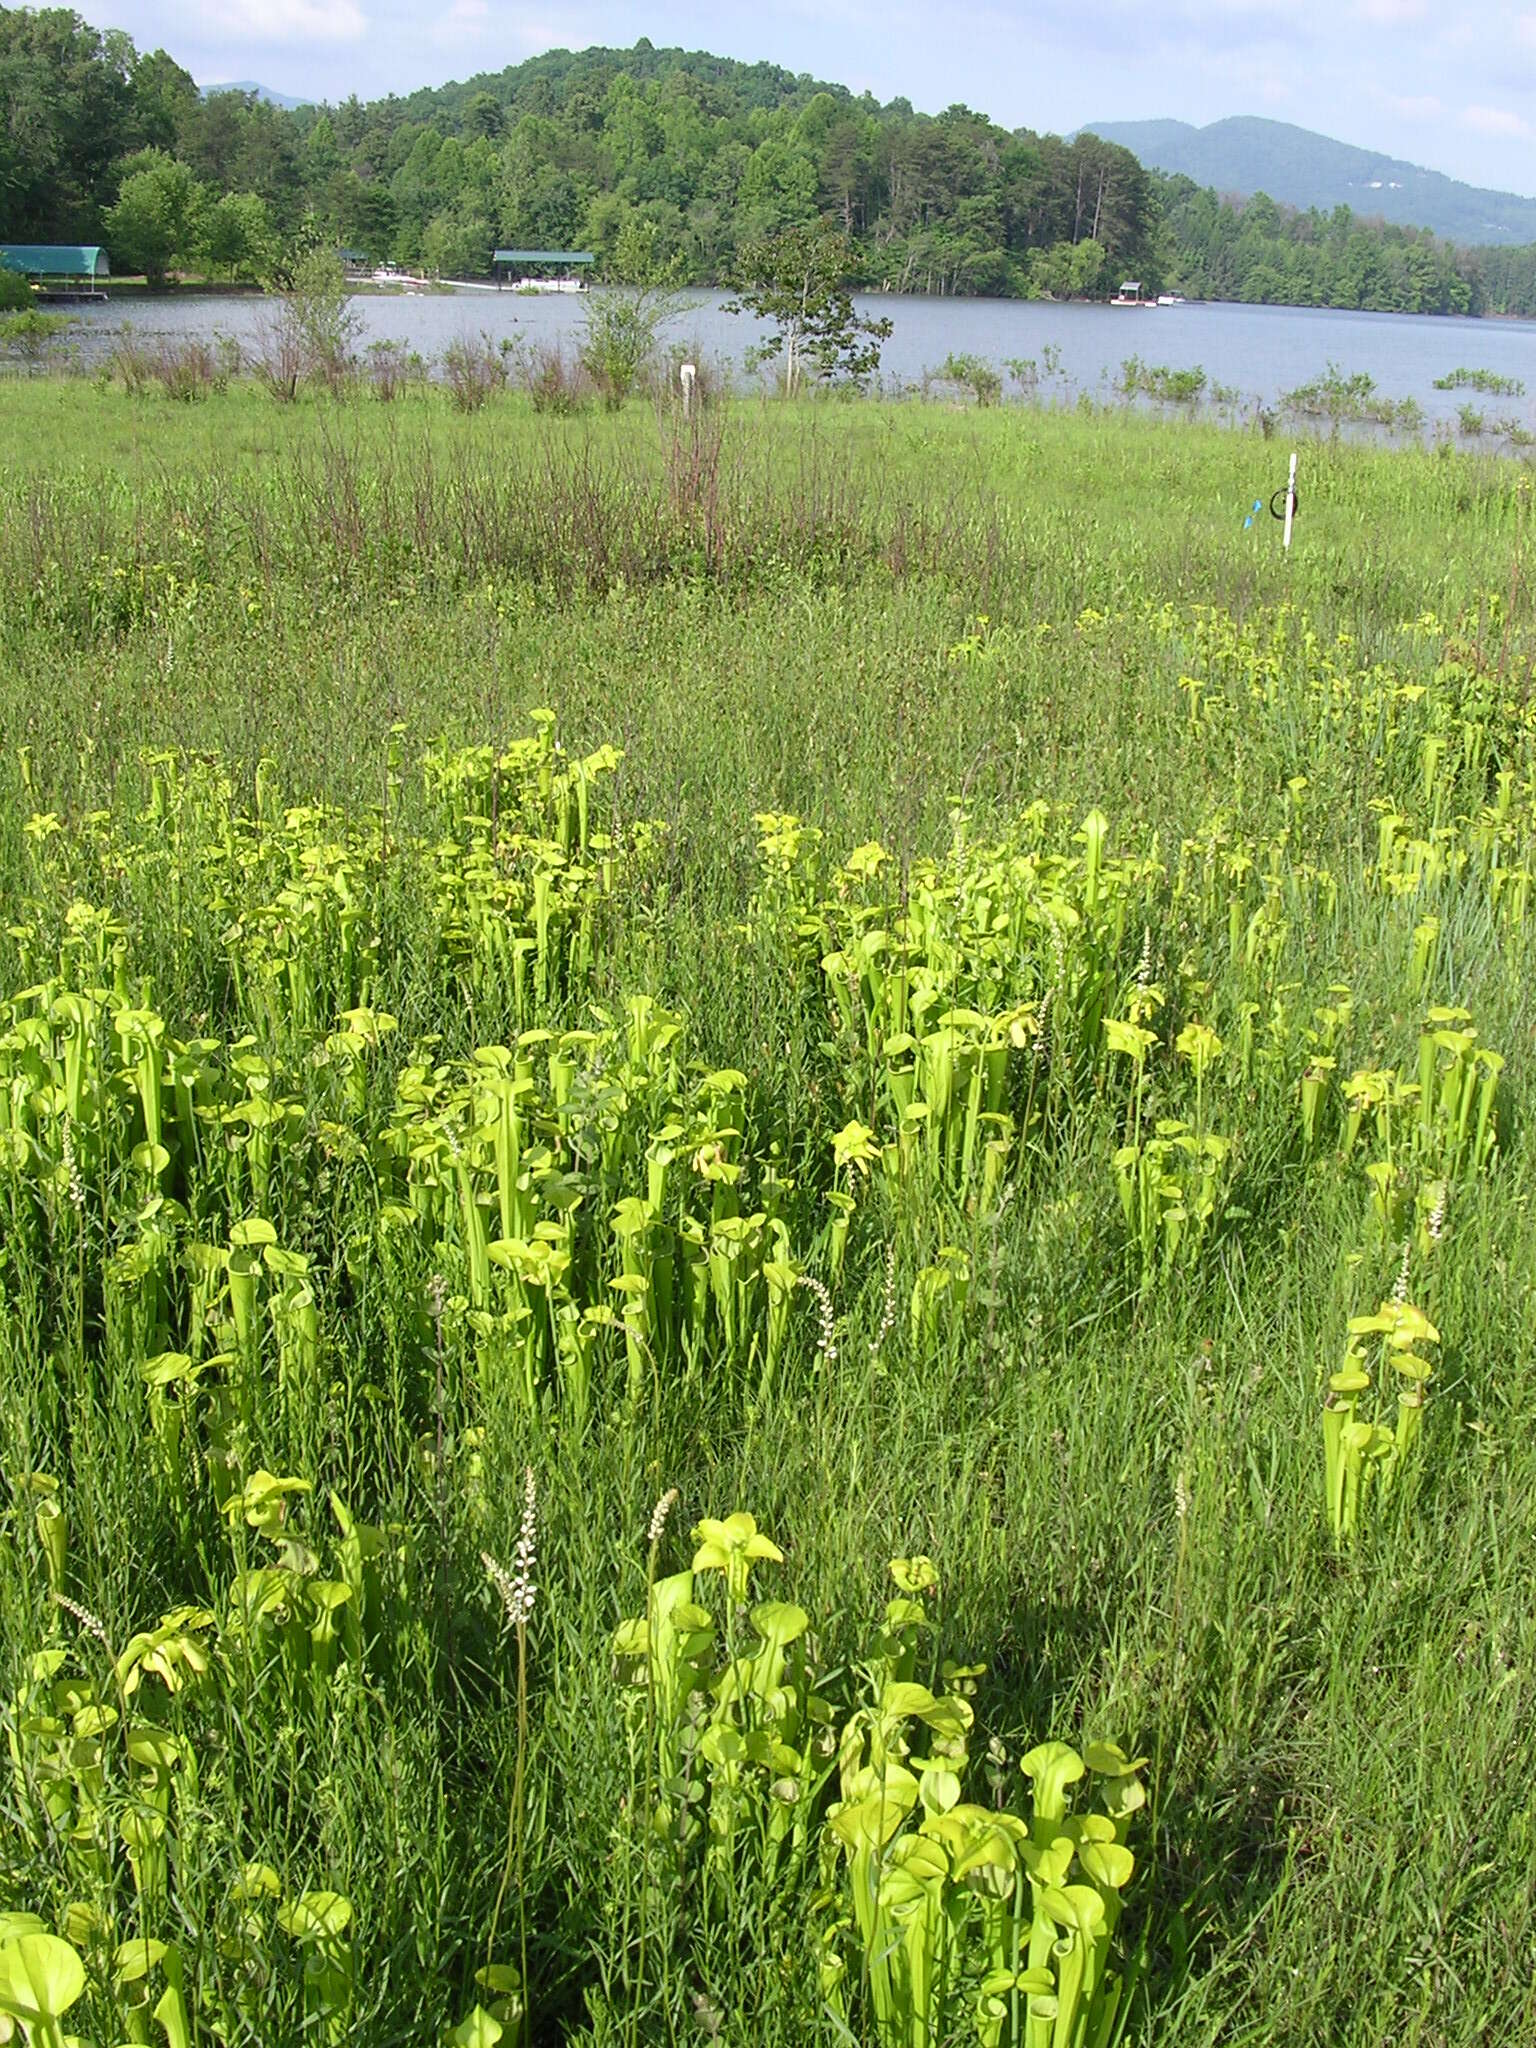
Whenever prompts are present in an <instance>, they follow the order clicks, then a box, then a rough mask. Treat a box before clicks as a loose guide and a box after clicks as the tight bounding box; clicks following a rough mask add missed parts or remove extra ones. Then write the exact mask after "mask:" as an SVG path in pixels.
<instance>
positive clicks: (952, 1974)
mask: <svg viewBox="0 0 1536 2048" xmlns="http://www.w3.org/2000/svg"><path fill="white" fill-rule="evenodd" d="M6 407H7V419H8V426H9V432H8V435H7V439H6V445H5V448H4V451H3V456H0V910H3V916H0V1474H3V1479H4V1485H3V1489H0V1511H3V1517H4V1520H3V1527H0V1722H3V1726H4V1731H5V1739H6V1754H5V1756H4V1758H3V1759H0V1787H3V1792H0V1799H3V1805H4V1826H3V1830H0V1916H3V1917H0V2015H6V2014H8V2015H10V2016H11V2022H12V2024H13V2026H14V2030H15V2034H14V2037H15V2038H19V2039H25V2040H29V2041H36V2042H46V2043H50V2044H57V2043H61V2042H63V2041H65V2040H66V2039H74V2038H78V2039H80V2040H82V2041H89V2042H94V2043H97V2044H102V2048H105V2044H111V2043H116V2042H121V2041H129V2040H131V2041H136V2042H155V2043H159V2042H165V2043H167V2044H168V2048H181V2044H183V2043H188V2044H190V2043H253V2044H254V2043H261V2044H263V2048H287V2044H294V2048H297V2044H299V2043H326V2042H336V2043H340V2042H356V2043H366V2044H369V2048H374V2044H380V2048H382V2044H401V2048H404V2044H419V2043H427V2042H430V2043H438V2042H446V2041H453V2042H460V2043H468V2044H485V2048H488V2044H491V2043H493V2042H495V2041H498V2040H500V2041H501V2042H503V2043H506V2044H509V2048H533V2044H541V2048H542V2044H548V2043H555V2042H568V2043H572V2044H575V2043H583V2044H591V2048H609V2044H626V2048H627V2044H653V2043H654V2044H662V2043H666V2044H669V2048H672V2044H679V2043H692V2042H708V2041H711V2040H714V2041H719V2042H723V2043H732V2044H738V2048H791V2044H794V2048H800V2044H806V2043H826V2044H828V2048H832V2044H848V2043H856V2044H859V2048H950V2044H955V2048H958V2044H962V2043H966V2044H970V2043H976V2044H980V2048H1114V2044H1117V2043H1125V2044H1131V2043H1146V2044H1152V2043H1156V2044H1176V2048H1202V2044H1209V2048H1218V2044H1219V2048H1239V2044H1253V2048H1258V2044H1261V2043H1262V2044H1264V2048H1301V2044H1304V2043H1305V2044H1317V2043H1327V2044H1330V2048H1334V2044H1337V2048H1380V2044H1383V2043H1387V2042H1391V2043H1393V2044H1394V2048H1431V2044H1433V2048H1442V2044H1444V2048H1451V2044H1455V2048H1463V2044H1466V2048H1470V2044H1473V2043H1490V2044H1497V2043H1513V2042H1516V2041H1520V2040H1524V2039H1529V2038H1531V2037H1532V2035H1533V2033H1536V1988H1533V1987H1536V1913H1533V1904H1532V1892H1531V1884H1530V1872H1531V1868H1532V1862H1533V1857H1536V1791H1533V1783H1532V1777H1531V1772H1530V1769H1529V1756H1528V1752H1529V1740H1530V1735H1529V1731H1530V1726H1531V1715H1532V1709H1533V1705H1536V1606H1533V1598H1532V1594H1533V1572H1532V1562H1531V1560H1532V1555H1533V1541H1536V1438H1533V1435H1532V1422H1533V1417H1536V1347H1533V1334H1536V1310H1533V1302H1532V1294H1531V1275H1532V1273H1533V1271H1536V1222H1533V1217H1532V1213H1531V1205H1530V1189H1531V1188H1532V1186H1533V1184H1536V1181H1533V1168H1536V1118H1533V1104H1532V1098H1531V1081H1530V1063H1529V1053H1530V1047H1531V1038H1532V1028H1533V1020H1536V1009H1533V1000H1532V994H1531V991H1532V987H1533V968H1536V896H1533V883H1536V707H1533V704H1532V678H1533V673H1536V671H1533V659H1536V616H1533V606H1532V598H1531V588H1530V586H1531V581H1532V575H1533V568H1536V565H1533V563H1532V560H1531V540H1530V516H1531V515H1530V503H1529V482H1528V473H1527V471H1526V470H1525V469H1524V468H1523V467H1521V466H1520V465H1518V464H1516V463H1513V462H1504V461H1499V460H1496V459H1494V458H1492V457H1480V456H1475V455H1471V454H1467V453H1462V452H1457V451H1455V450H1453V449H1450V448H1437V449H1434V450H1427V449H1418V448H1412V449H1396V450H1394V449H1384V448H1377V447H1369V446H1360V445H1350V444H1349V443H1347V442H1340V441H1336V440H1335V441H1318V442H1315V443H1312V442H1309V443H1307V444H1305V445H1304V446H1303V449H1302V464H1301V473H1300V494H1301V511H1300V516H1299V518H1298V522H1297V532H1296V544H1295V547H1294V549H1293V551H1292V554H1291V557H1290V558H1289V559H1288V560H1287V559H1284V558H1283V557H1282V554H1281V550H1280V544H1279V543H1280V529H1279V527H1278V525H1276V524H1275V523H1274V522H1273V521H1271V520H1270V519H1269V518H1268V515H1267V514H1266V515H1265V516H1264V518H1263V519H1262V520H1261V521H1259V522H1257V523H1256V524H1255V526H1254V527H1253V529H1251V530H1245V529H1244V527H1243V515H1244V513H1245V512H1246V511H1247V509H1248V507H1249V506H1250V505H1251V504H1252V502H1253V501H1254V499H1255V498H1259V497H1263V498H1266V499H1267V498H1268V496H1269V494H1270V492H1271V491H1272V490H1274V489H1276V488H1277V487H1278V486H1280V485H1282V484H1283V482H1284V477H1285V460H1286V453H1287V451H1286V449H1285V448H1284V447H1283V446H1282V445H1281V444H1279V443H1278V442H1272V443H1269V442H1266V441H1264V440H1263V439H1262V438H1261V437H1260V436H1259V435H1258V434H1256V433H1254V434H1246V433H1237V432H1233V431H1229V430H1225V429H1218V428H1216V427H1212V426H1206V425H1202V424H1199V423H1197V422H1191V421H1179V422H1177V423H1166V422H1162V421H1159V420H1156V419H1152V418H1148V417H1145V416H1143V415H1141V414H1138V413H1135V412H1132V411H1129V410H1126V411H1104V410H1093V409H1090V408H1087V407H1084V408H1081V409H1079V410H1077V411H1073V412H1050V411H1045V410H1033V409H1026V408H1023V407H1007V408H996V409H988V410H985V411H977V410H970V411H961V410H951V409H948V408H942V407H937V406H928V405H924V404H921V403H917V402H905V403H900V404H885V403H882V402H877V401H868V402H861V403H854V404H848V405H841V404H831V403H812V404H808V405H804V406H800V407H794V406H785V405H783V404H781V403H771V402H762V403H755V402H747V401H744V400H738V401H732V402H729V403H718V404H714V405H710V406H708V407H705V408H703V409H702V410H701V412H700V413H699V415H698V416H697V417H695V418H694V419H693V420H692V421H686V422H685V421H684V420H682V419H681V418H680V417H679V416H677V415H676V414H675V413H670V412H666V411H660V412H658V411H657V410H655V409H653V408H652V407H651V406H650V405H649V404H641V403H639V402H635V403H632V404H631V405H630V406H629V407H628V408H627V409H626V410H624V411H623V412H621V413H619V414H617V415H613V416H609V415H605V414H601V413H588V414H584V415H581V416H579V417H575V418H570V419H553V418H549V417H537V416H535V415H534V413H533V412H532V411H531V410H529V409H528V408H527V406H526V402H525V401H524V400H523V399H521V398H516V397H510V396H509V397H505V398H500V399H497V400H494V401H493V402H492V403H491V404H489V405H488V406H486V407H485V408H484V409H483V410H481V411H479V412H478V413H476V414H474V415H473V416H472V417H468V418H465V417H460V416H458V415H456V414H454V413H453V412H451V411H450V410H449V408H448V406H447V404H446V402H445V401H444V399H443V397H442V395H441V394H440V393H438V392H434V391H419V392H412V393H410V394H408V395H406V396H404V397H402V398H401V399H400V400H398V402H396V403H394V404H390V405H384V404H379V403H376V402H374V401H371V400H365V399H356V400H354V401H352V402H350V403H339V402H333V401H332V400H329V399H316V400H305V401H303V402H301V403H299V404H298V405H296V406H286V407H285V406H280V405H275V404H273V403H272V402H271V401H270V400H269V399H267V398H265V397H263V396H261V395H260V394H259V393H257V392H256V391H255V390H254V389H251V388H247V387H245V386H242V385H239V384H236V385H235V386H233V387H232V388H231V389H230V390H228V391H227V392H225V393H223V394H222V395H216V396H214V397H212V398H210V399H209V400H208V401H207V402H206V403H204V404H200V405H192V406H176V405H173V404H171V403H169V402H167V401H165V400H164V399H157V398H154V397H149V396H137V397H130V396H128V395H126V394H125V393H123V392H122V391H119V390H116V389H103V388H99V387H94V386H92V385H90V384H88V383H86V382H83V381H80V380H75V379H65V378H39V379H35V380H29V381H19V382H13V383H11V384H9V385H8V386H7V389H6ZM5 2025H6V2021H5V2019H4V2018H3V2017H0V2034H3V2030H4V2027H5ZM5 2037H6V2038H11V2036H5Z"/></svg>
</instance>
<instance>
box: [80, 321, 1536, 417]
mask: <svg viewBox="0 0 1536 2048" xmlns="http://www.w3.org/2000/svg"><path fill="white" fill-rule="evenodd" d="M724 303H725V302H724V298H723V296H722V295H720V294H717V293H710V292H694V293H690V294H688V295H687V302H686V306H685V310H684V312H683V314H682V317H681V318H680V319H679V320H678V322H677V324H676V325H675V326H674V327H673V328H672V329H671V330H670V333H669V341H670V342H671V344H672V345H673V346H674V348H676V349H677V350H678V351H679V352H690V353H695V354H698V355H700V356H702V357H704V358H706V359H708V360H711V361H714V362H717V363H719V364H721V365H722V366H723V367H725V368H728V369H731V370H733V371H734V372H736V373H737V374H740V366H741V361H742V356H743V354H744V352H745V350H746V349H747V347H748V346H749V345H750V343H751V342H752V341H753V340H754V338H756V337H757V336H758V335H759V334H760V333H761V332H762V331H763V330H761V329H760V328H759V327H758V326H757V324H756V323H755V322H754V321H752V320H751V319H749V318H748V317H746V316H745V315H732V314H729V313H726V312H725V311H724V310H723V307H724ZM858 304H859V306H860V309H861V310H863V311H867V312H869V313H873V314H879V315H883V316H884V317H886V318H887V319H889V320H890V321H891V322H892V325H893V330H894V331H893V332H892V335H891V338H890V340H889V341H888V342H887V343H886V344H885V346H884V349H883V352H882V357H881V378H882V382H883V383H884V384H885V385H886V387H887V388H889V389H899V388H902V387H905V386H910V385H915V384H920V383H921V382H922V380H923V378H924V376H925V375H926V374H927V373H929V372H932V371H934V370H936V369H937V368H938V366H939V364H940V363H942V362H943V360H944V358H945V357H946V356H947V355H949V354H950V353H951V352H953V353H955V354H957V355H975V356H981V357H983V358H984V359H986V360H987V361H989V362H991V363H993V364H995V365H997V366H998V367H999V368H1001V367H1002V366H1003V365H1004V364H1005V363H1007V361H1008V360H1009V359H1010V358H1031V357H1032V358H1033V359H1034V360H1035V361H1036V362H1037V363H1040V364H1041V366H1042V384H1041V390H1042V394H1043V395H1046V396H1054V397H1058V398H1062V399H1066V398H1071V397H1075V396H1076V395H1077V394H1078V393H1080V392H1087V393H1089V394H1090V395H1092V396H1095V397H1101V396H1102V397H1107V396H1108V395H1109V394H1110V392H1111V389H1112V387H1113V385H1114V383H1115V381H1116V380H1117V379H1118V377H1119V374H1120V366H1121V364H1122V362H1123V361H1124V360H1125V358H1126V357H1127V356H1132V355H1135V356H1139V357H1140V358H1141V359H1142V361H1143V362H1145V363H1149V364H1166V365H1167V366H1169V367H1170V368H1173V369H1190V368H1193V367H1195V366H1197V365H1198V366H1199V367H1201V368H1203V369H1204V370H1205V372H1206V374H1207V376H1208V378H1209V379H1210V380H1211V381H1212V382H1213V383H1218V384H1223V385H1228V386H1230V387H1232V388H1234V389H1235V390H1236V391H1238V392H1239V393H1240V394H1241V396H1242V399H1243V400H1244V401H1245V402H1254V403H1264V404H1273V403H1274V401H1275V400H1276V399H1277V398H1278V397H1279V396H1280V395H1281V393H1282V392H1285V391H1289V390H1293V389H1294V388H1295V387H1296V386H1297V385H1298V384H1303V383H1306V382H1307V381H1309V380H1310V379H1311V378H1313V377H1316V376H1318V375H1320V374H1321V373H1322V372H1323V371H1325V370H1326V369H1327V367H1328V365H1329V364H1330V363H1332V364H1335V365H1336V366H1337V367H1338V368H1339V370H1341V371H1342V372H1343V373H1344V374H1345V375H1346V376H1347V375H1352V374H1353V373H1354V372H1356V371H1359V370H1364V371H1367V372H1369V374H1370V375H1371V376H1372V377H1374V378H1375V380H1376V384H1377V388H1378V390H1379V391H1380V392H1381V393H1382V394H1383V395H1384V396H1386V397H1390V398H1415V399H1417V400H1418V402H1419V404H1420V405H1421V406H1422V407H1423V408H1424V411H1425V413H1426V415H1427V416H1428V418H1429V419H1430V420H1447V421H1449V420H1454V419H1455V417H1456V413H1457V410H1458V408H1459V406H1460V405H1461V404H1462V403H1463V402H1469V403H1471V404H1473V405H1475V406H1476V407H1478V408H1479V409H1480V410H1485V411H1487V412H1488V413H1490V414H1491V415H1497V416H1500V417H1504V416H1508V415H1510V414H1511V413H1513V414H1514V415H1516V416H1517V417H1519V418H1520V419H1521V420H1522V421H1524V422H1526V423H1527V424H1530V423H1531V421H1532V418H1533V403H1536V321H1529V320H1497V321H1495V320H1447V319H1435V318H1429V317H1427V316H1420V315H1416V314H1402V313H1343V312H1332V311H1326V310H1321V309H1316V308H1310V307H1307V308H1303V307H1290V306H1233V305H1192V306H1163V307H1158V308H1157V309H1156V310H1154V311H1139V310H1133V309H1130V308H1124V307H1114V306H1090V305H1066V306H1058V305H1051V304H1048V303H1044V302H1040V301H1032V300H1020V299H931V298H900V297H897V296H895V295H890V296H884V297H880V298H868V299H860V300H859V301H858ZM353 305H354V308H355V310H356V312H357V314H358V316H359V318H360V320H361V322H362V338H363V342H364V344H365V345H366V343H367V342H370V341H377V340H386V339H387V340H390V341H399V342H403V343H405V344H406V346H407V347H409V348H412V349H416V350H418V351H419V352H420V353H421V354H422V355H423V356H426V357H429V358H435V357H437V356H439V355H441V353H442V351H443V349H444V348H445V347H446V346H447V345H448V344H449V343H450V342H452V341H454V340H455V339H457V338H459V337H461V336H470V335H474V334H477V333H479V332H481V331H482V330H483V331H484V332H486V333H488V334H490V335H492V336H494V337H496V338H497V339H500V338H501V337H503V336H521V337H523V338H524V339H525V340H526V341H527V342H529V343H530V344H531V345H537V344H538V343H541V342H571V341H573V340H575V339H577V338H579V335H580V331H581V326H582V305H583V302H582V300H581V299H580V298H579V297H575V296H556V295H550V296H547V297H529V298H525V297H522V296H520V295H519V294H517V293H513V292H497V291H493V290H474V289H460V290H457V291H454V292H453V293H451V294H422V295H419V296H418V295H409V296H407V295H402V296H399V297H393V296H391V297H360V298H357V299H355V300H354V301H353ZM262 318H263V306H262V302H261V301H260V300H259V299H255V298H246V299H242V298H228V299H217V298H196V299H183V300H179V301H177V300H162V301H159V302H155V301H147V300H122V301H119V302H116V303H109V304H107V305H105V306H92V307H87V308H83V309H82V310H81V312H80V314H79V315H78V318H77V324H76V327H75V331H74V335H73V342H74V346H75V350H76V353H77V354H78V355H79V356H81V357H83V358H85V359H86V360H87V361H99V360H101V359H102V358H103V357H104V356H105V355H107V354H108V353H109V352H110V350H111V347H112V343H113V340H114V338H115V337H116V336H117V335H118V334H120V333H123V332H125V331H131V332H134V333H138V334H143V335H202V336H212V335H215V334H225V335H229V336H231V337H233V338H236V339H239V340H242V341H253V340H255V338H256V336H257V332H258V328H259V324H260V322H261V320H262ZM1047 349H1050V350H1054V351H1057V352H1058V355H1059V363H1060V369H1059V374H1058V375H1057V376H1056V377H1055V378H1054V379H1047V378H1045V377H1044V375H1043V372H1044V367H1045V364H1044V358H1045V352H1046V351H1047ZM1461 367H1467V368H1473V369H1486V370H1493V371H1496V372H1497V373H1498V374H1499V375H1500V376H1505V377H1516V378H1519V379H1520V380H1521V381H1522V382H1523V383H1525V384H1527V385H1528V386H1529V387H1530V391H1531V393H1532V394H1533V396H1532V397H1527V398H1518V399H1511V398H1501V397H1492V396H1484V395H1482V394H1480V393H1477V392H1473V391H1463V392H1459V393H1458V392H1450V391H1436V390H1435V388H1434V380H1435V378H1436V377H1441V376H1444V375H1446V373H1447V372H1449V371H1451V370H1453V369H1458V368H1461Z"/></svg>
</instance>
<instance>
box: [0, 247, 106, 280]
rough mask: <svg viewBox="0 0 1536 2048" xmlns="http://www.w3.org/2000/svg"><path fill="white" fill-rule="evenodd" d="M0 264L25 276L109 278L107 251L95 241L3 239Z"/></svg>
mask: <svg viewBox="0 0 1536 2048" xmlns="http://www.w3.org/2000/svg"><path fill="white" fill-rule="evenodd" d="M0 267H3V268H5V269H6V270H19V271H20V272H21V274H22V276H23V277H110V276H111V274H112V273H111V270H110V268H109V266H108V263H107V252H106V250H105V249H103V248H101V247H100V246H99V245H98V244H96V243H92V242H84V243H69V242H0Z"/></svg>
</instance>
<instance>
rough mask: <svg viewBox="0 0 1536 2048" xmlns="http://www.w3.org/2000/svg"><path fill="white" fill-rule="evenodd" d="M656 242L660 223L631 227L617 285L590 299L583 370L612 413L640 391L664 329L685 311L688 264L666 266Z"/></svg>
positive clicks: (615, 270)
mask: <svg viewBox="0 0 1536 2048" xmlns="http://www.w3.org/2000/svg"><path fill="white" fill-rule="evenodd" d="M656 241H657V226H656V223H655V222H654V221H639V220H632V221H627V222H626V223H625V225H624V227H623V229H622V231H621V232H620V235H619V239H618V245H617V247H616V248H615V250H614V253H613V257H612V259H611V261H610V263H609V266H608V268H609V274H610V278H611V284H610V285H605V286H603V287H600V288H599V289H598V290H597V291H595V292H591V293H589V294H588V296H587V304H586V330H587V331H586V337H585V339H584V340H583V342H582V345H581V363H582V368H583V369H584V370H585V371H586V372H587V374H588V376H590V377H591V379H592V381H593V383H594V384H596V386H597V388H598V390H599V391H601V393H602V394H603V403H604V405H605V406H607V407H608V409H609V410H610V411H611V412H616V411H617V410H618V408H619V407H620V406H621V405H622V404H623V403H624V401H625V399H626V398H628V396H629V394H630V392H631V391H632V390H633V389H634V387H635V382H636V380H637V379H638V378H639V376H640V374H641V372H642V371H643V370H644V369H645V367H646V365H647V364H648V363H649V362H650V360H651V358H652V356H653V355H654V354H655V353H656V343H657V341H658V339H659V338H660V335H661V332H662V329H663V328H664V327H666V326H667V325H668V324H669V322H671V321H673V320H675V319H676V318H677V316H678V314H679V313H680V312H681V311H682V300H681V298H680V297H679V295H678V287H679V286H680V284H681V283H682V275H683V263H682V258H681V256H673V257H672V258H671V259H670V261H663V260H662V258H661V257H660V256H659V255H658V254H657V250H656Z"/></svg>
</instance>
